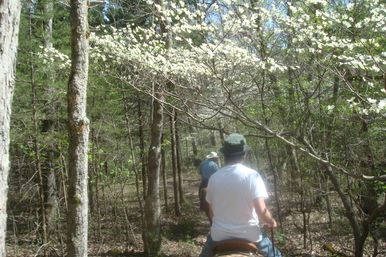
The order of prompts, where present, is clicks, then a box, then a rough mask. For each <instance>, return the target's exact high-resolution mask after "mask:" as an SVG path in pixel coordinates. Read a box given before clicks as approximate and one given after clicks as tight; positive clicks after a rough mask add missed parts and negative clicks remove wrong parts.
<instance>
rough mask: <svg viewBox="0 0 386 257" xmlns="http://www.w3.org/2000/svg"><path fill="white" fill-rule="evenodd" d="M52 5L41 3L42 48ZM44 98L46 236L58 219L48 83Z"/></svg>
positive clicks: (49, 30)
mask: <svg viewBox="0 0 386 257" xmlns="http://www.w3.org/2000/svg"><path fill="white" fill-rule="evenodd" d="M53 9H54V4H53V2H52V1H45V2H44V3H43V10H44V15H45V17H47V18H46V19H45V21H44V47H45V48H51V47H52V20H53V11H54V10H53ZM48 81H49V82H50V83H52V81H53V79H52V74H49V75H48ZM44 88H45V98H46V99H48V101H47V104H46V105H45V108H44V113H45V115H46V118H45V120H44V121H43V126H42V132H43V133H46V134H48V137H47V138H48V140H47V139H46V142H45V143H46V144H47V147H46V148H47V149H46V151H45V158H44V161H43V166H42V172H43V189H44V208H45V210H44V211H45V218H46V224H47V234H48V235H51V234H53V233H54V231H55V228H56V221H57V217H58V198H57V186H56V176H55V169H54V156H55V146H54V142H52V134H53V131H54V129H55V125H54V124H55V120H54V118H55V107H54V106H53V105H54V103H53V101H52V98H53V95H54V90H53V87H52V86H51V85H49V83H48V84H47V85H45V87H44Z"/></svg>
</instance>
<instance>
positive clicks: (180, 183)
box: [174, 112, 185, 204]
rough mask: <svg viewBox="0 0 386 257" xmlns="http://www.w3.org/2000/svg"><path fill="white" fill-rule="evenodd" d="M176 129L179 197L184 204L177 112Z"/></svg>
mask: <svg viewBox="0 0 386 257" xmlns="http://www.w3.org/2000/svg"><path fill="white" fill-rule="evenodd" d="M174 129H175V133H176V150H177V151H176V153H177V155H176V157H177V175H178V197H179V200H180V204H181V203H183V202H184V200H185V199H184V190H183V189H182V184H183V178H182V165H181V160H182V154H181V140H180V133H179V130H178V122H177V112H175V114H174Z"/></svg>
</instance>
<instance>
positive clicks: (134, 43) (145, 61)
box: [90, 0, 386, 113]
mask: <svg viewBox="0 0 386 257" xmlns="http://www.w3.org/2000/svg"><path fill="white" fill-rule="evenodd" d="M165 2H166V4H165V5H159V4H157V3H155V2H154V1H152V0H146V3H147V4H149V5H150V6H152V7H153V12H154V25H152V26H150V27H147V28H141V27H136V26H135V25H134V24H132V25H130V26H128V27H126V28H122V29H115V28H113V27H101V28H100V30H99V31H96V32H95V33H93V34H92V35H91V38H90V40H91V41H90V42H91V46H92V49H91V54H90V56H91V60H92V61H94V64H95V67H97V68H98V67H99V68H100V70H103V71H105V70H107V71H115V70H122V69H114V68H119V67H127V69H125V72H124V73H122V74H119V77H120V78H122V79H124V80H127V81H128V82H130V81H131V80H133V79H134V77H135V79H138V78H137V77H136V76H137V75H133V74H137V73H138V72H141V74H143V75H144V76H145V77H146V76H147V75H148V77H149V78H152V79H165V78H166V79H168V80H172V81H174V82H176V83H177V82H181V85H182V84H183V86H186V84H188V85H195V84H197V83H200V81H210V83H211V87H204V88H208V89H209V88H211V89H214V88H216V87H217V88H218V90H221V89H220V88H221V87H222V86H224V84H226V85H231V84H234V85H236V86H239V87H245V88H247V87H248V86H250V85H252V84H253V83H254V82H253V77H254V76H256V74H260V73H263V72H264V74H275V75H277V76H280V75H283V74H286V72H287V71H288V70H291V71H297V72H298V73H299V74H309V73H310V71H308V70H307V69H311V68H314V69H315V67H316V69H319V68H323V69H325V70H327V71H328V72H330V73H333V72H334V71H335V70H336V69H349V70H350V71H352V72H353V74H356V76H358V77H361V76H363V81H364V79H365V77H366V76H367V77H381V76H382V75H383V74H384V71H385V67H386V61H385V60H386V58H385V57H386V54H385V52H384V49H382V47H384V46H382V45H381V43H380V42H382V41H381V40H382V38H383V37H384V32H385V28H386V24H385V22H386V11H385V8H384V6H383V5H382V4H381V3H379V1H372V0H364V1H362V2H361V5H362V6H361V8H362V10H369V11H368V12H369V13H368V14H369V15H367V16H366V17H362V18H358V17H357V15H355V10H354V8H358V7H357V6H354V5H352V4H347V5H346V6H344V7H341V8H332V7H331V6H330V4H328V1H325V0H306V1H297V2H296V3H293V4H291V3H288V8H289V9H288V12H286V11H283V10H282V9H280V8H278V7H275V5H273V3H263V2H259V4H256V5H253V6H251V4H250V3H249V1H242V0H240V1H230V0H229V1H228V0H227V1H225V0H222V1H216V2H215V3H213V4H212V5H211V7H210V10H206V8H207V6H206V5H205V4H198V5H197V8H190V7H189V6H186V5H185V3H184V1H181V0H179V1H165ZM236 2H237V3H236ZM269 2H270V1H269ZM204 10H206V11H207V12H206V13H204V12H203V11H204ZM160 23H162V24H163V25H164V26H165V31H164V33H163V34H162V33H161V32H160V31H161V29H160V27H159V24H160ZM197 38H200V40H197ZM167 41H169V42H167ZM168 43H171V44H170V47H167V46H168V45H169V44H168ZM106 68H107V69H106ZM128 70H131V72H132V74H130V75H128V74H127V71H128ZM309 84H312V81H309ZM358 85H359V86H362V87H363V88H362V89H361V88H351V89H350V90H357V91H358V92H359V91H362V92H365V93H364V94H365V95H364V97H363V98H369V99H378V100H375V102H371V101H368V104H367V105H368V106H369V108H363V110H367V112H372V113H382V112H383V110H384V103H385V101H384V95H382V94H380V93H379V88H381V84H380V83H379V81H376V80H372V81H366V82H365V83H363V84H358ZM359 86H358V87H359ZM369 89H371V90H369ZM358 92H356V93H358ZM218 94H219V95H221V92H220V93H218ZM358 94H360V92H359V93H358ZM347 104H348V107H350V108H358V107H357V103H356V102H355V101H351V102H347ZM335 108H337V107H335V105H329V106H328V107H327V111H328V112H332V111H333V110H334V109H335ZM362 113H364V111H362Z"/></svg>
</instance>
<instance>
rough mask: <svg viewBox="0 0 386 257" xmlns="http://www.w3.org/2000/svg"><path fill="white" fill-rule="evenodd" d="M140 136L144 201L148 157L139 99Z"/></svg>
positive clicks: (144, 196)
mask: <svg viewBox="0 0 386 257" xmlns="http://www.w3.org/2000/svg"><path fill="white" fill-rule="evenodd" d="M137 104H138V105H137V106H138V109H137V110H138V134H139V151H140V152H139V155H140V158H141V175H142V187H143V189H142V190H143V191H142V192H143V199H146V190H147V181H146V179H147V175H146V156H145V137H144V133H143V114H142V100H141V99H140V97H138V101H137Z"/></svg>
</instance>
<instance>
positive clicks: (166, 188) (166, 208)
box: [161, 134, 169, 212]
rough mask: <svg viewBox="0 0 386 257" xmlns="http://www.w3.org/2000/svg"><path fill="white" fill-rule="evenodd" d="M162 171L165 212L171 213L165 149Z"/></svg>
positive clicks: (162, 157) (162, 153) (162, 154)
mask: <svg viewBox="0 0 386 257" xmlns="http://www.w3.org/2000/svg"><path fill="white" fill-rule="evenodd" d="M163 142H164V135H163V134H162V139H161V144H163ZM161 169H162V185H163V189H164V203H165V211H166V212H169V203H168V187H167V181H166V153H165V149H164V148H163V147H162V149H161Z"/></svg>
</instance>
